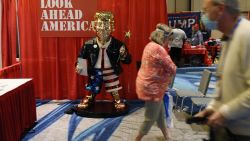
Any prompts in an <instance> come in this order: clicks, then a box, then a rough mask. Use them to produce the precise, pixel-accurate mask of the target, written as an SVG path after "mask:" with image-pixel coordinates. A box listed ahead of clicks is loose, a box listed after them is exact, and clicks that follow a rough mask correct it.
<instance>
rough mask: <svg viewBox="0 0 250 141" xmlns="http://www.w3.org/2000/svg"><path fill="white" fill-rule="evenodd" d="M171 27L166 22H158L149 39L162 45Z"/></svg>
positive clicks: (169, 33) (170, 31)
mask: <svg viewBox="0 0 250 141" xmlns="http://www.w3.org/2000/svg"><path fill="white" fill-rule="evenodd" d="M171 33H172V29H171V28H169V27H168V26H167V25H166V24H163V23H159V24H157V25H156V29H155V30H154V31H153V32H152V33H151V34H150V37H149V39H150V40H151V41H154V42H155V43H157V44H160V45H163V43H164V41H165V40H166V39H167V37H168V36H170V35H171Z"/></svg>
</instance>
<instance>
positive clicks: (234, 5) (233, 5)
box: [212, 0, 240, 14]
mask: <svg viewBox="0 0 250 141" xmlns="http://www.w3.org/2000/svg"><path fill="white" fill-rule="evenodd" d="M212 2H213V4H224V5H225V7H226V11H227V12H229V13H230V14H239V13H240V7H239V2H238V0H212Z"/></svg>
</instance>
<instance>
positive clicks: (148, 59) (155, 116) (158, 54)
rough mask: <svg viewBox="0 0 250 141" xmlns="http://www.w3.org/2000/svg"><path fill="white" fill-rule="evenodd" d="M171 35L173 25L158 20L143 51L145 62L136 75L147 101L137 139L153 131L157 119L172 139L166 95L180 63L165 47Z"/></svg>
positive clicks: (165, 135) (166, 134)
mask: <svg viewBox="0 0 250 141" xmlns="http://www.w3.org/2000/svg"><path fill="white" fill-rule="evenodd" d="M171 35H172V32H171V29H170V28H169V27H168V26H167V25H165V24H158V25H157V26H156V30H155V31H153V32H152V33H151V35H150V40H151V42H149V43H148V44H147V45H146V46H145V48H144V51H143V55H142V64H141V67H140V70H139V72H138V75H137V79H136V93H137V95H138V98H139V99H141V100H144V101H145V119H144V122H143V123H142V125H141V127H140V130H139V133H138V135H137V137H136V139H135V140H136V141H140V140H141V139H142V137H143V136H144V135H146V134H147V133H148V132H149V130H150V128H151V127H152V125H153V124H154V122H157V126H158V127H159V128H160V129H161V131H162V133H163V135H164V137H165V139H166V140H170V137H169V133H168V130H167V126H166V121H165V120H166V119H165V108H164V103H163V96H164V93H165V91H166V90H167V89H168V86H169V84H170V81H171V78H172V77H173V76H174V75H175V73H176V66H175V64H174V63H173V62H172V60H171V58H170V56H169V55H168V52H167V51H166V49H165V48H167V47H168V41H169V37H170V36H171Z"/></svg>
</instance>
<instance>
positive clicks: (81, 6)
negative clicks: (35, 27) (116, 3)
mask: <svg viewBox="0 0 250 141" xmlns="http://www.w3.org/2000/svg"><path fill="white" fill-rule="evenodd" d="M96 5H97V4H96V0H41V3H40V12H39V17H40V29H41V30H40V31H41V32H40V35H41V37H91V36H93V35H94V32H93V20H94V18H93V17H94V14H95V12H96Z"/></svg>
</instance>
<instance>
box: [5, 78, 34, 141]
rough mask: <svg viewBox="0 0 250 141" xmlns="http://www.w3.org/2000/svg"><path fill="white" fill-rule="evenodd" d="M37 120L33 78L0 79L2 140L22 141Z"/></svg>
mask: <svg viewBox="0 0 250 141" xmlns="http://www.w3.org/2000/svg"><path fill="white" fill-rule="evenodd" d="M35 121H36V104H35V94H34V85H33V80H32V79H0V140H1V141H20V140H21V136H22V134H23V133H24V132H25V131H26V130H27V129H29V128H31V127H32V126H33V125H34V123H35Z"/></svg>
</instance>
